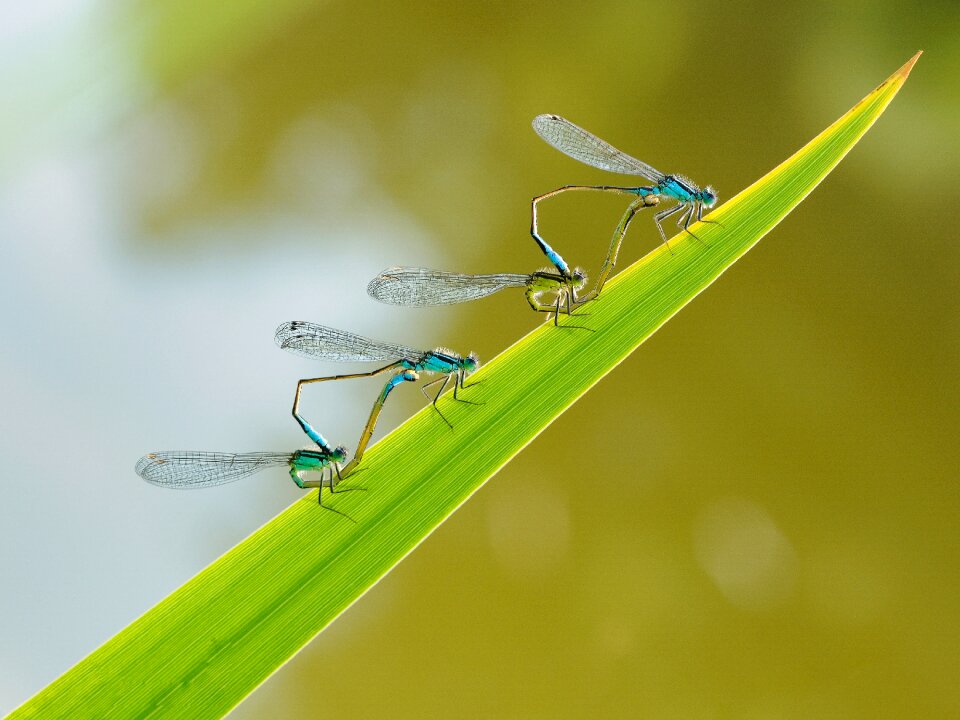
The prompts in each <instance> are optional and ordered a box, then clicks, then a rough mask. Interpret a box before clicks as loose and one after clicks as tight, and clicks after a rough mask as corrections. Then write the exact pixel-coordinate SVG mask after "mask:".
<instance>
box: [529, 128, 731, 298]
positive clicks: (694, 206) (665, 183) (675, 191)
mask: <svg viewBox="0 0 960 720" xmlns="http://www.w3.org/2000/svg"><path fill="white" fill-rule="evenodd" d="M533 129H534V130H535V131H536V133H537V134H538V135H539V136H540V137H541V138H543V139H544V140H545V141H546V142H547V143H549V144H550V145H552V146H553V147H555V148H556V149H557V150H559V151H560V152H562V153H565V154H566V155H569V156H570V157H572V158H573V159H574V160H579V161H580V162H582V163H584V164H586V165H591V166H592V167H595V168H599V169H601V170H607V171H609V172H614V173H621V174H624V175H639V176H641V177H644V178H646V179H647V180H649V181H650V182H652V183H654V184H653V185H646V186H640V187H619V186H614V185H565V186H564V187H561V188H557V189H556V190H553V191H551V192H548V193H546V194H544V195H539V196H538V197H535V198H534V199H533V201H532V203H531V212H530V214H531V222H530V234H531V235H533V239H534V240H536V241H537V244H538V245H539V246H540V248H541V250H543V251H544V253H545V254H546V255H547V257H548V258H550V259H551V261H552V262H554V258H553V257H552V256H551V253H552V250H551V249H550V246H549V245H547V243H546V241H544V240H543V238H541V237H540V234H539V231H538V229H537V204H538V203H539V202H540V201H541V200H545V199H547V198H549V197H553V196H554V195H558V194H560V193H562V192H566V191H568V190H600V191H603V192H615V193H620V194H626V195H636V196H637V197H636V199H635V200H634V201H633V202H632V203H631V204H630V207H629V208H628V209H627V212H626V213H625V214H624V216H623V219H622V220H621V223H620V226H619V227H618V229H617V232H616V233H614V237H613V240H612V241H611V245H610V250H609V252H608V253H607V258H606V260H605V261H604V269H603V270H601V274H600V276H598V278H597V286H596V288H595V289H594V290H593V291H592V293H591V294H590V296H591V297H592V296H595V295H597V294H599V293H600V289H601V288H602V286H603V283H604V282H606V277H607V275H608V274H609V272H610V270H611V269H612V267H613V264H615V263H616V256H617V253H618V252H619V248H620V242H621V241H622V240H623V235H624V234H626V231H627V227H628V226H629V224H630V221H631V220H632V219H633V216H634V215H635V214H636V212H637V211H638V210H640V209H642V208H644V207H649V206H652V205H657V204H658V203H659V202H660V201H661V200H676V201H677V204H676V205H674V206H673V207H670V208H667V209H666V210H661V211H660V212H658V213H657V214H656V215H654V216H653V217H654V220H655V222H656V224H657V229H658V230H659V231H660V237H661V238H662V239H663V243H664V244H665V245H667V247H668V248H669V247H670V245H669V243H668V242H667V235H666V233H665V232H664V231H663V226H662V225H661V223H662V221H663V220H665V219H666V218H668V217H670V216H671V215H674V214H676V213H681V215H680V217H679V218H678V220H677V226H678V227H682V228H683V230H684V231H685V232H687V233H689V234H690V235H693V237H697V236H696V235H694V234H693V233H692V232H691V231H690V223H691V221H692V220H693V219H694V217H695V218H696V220H697V222H707V223H709V222H712V221H710V220H704V219H703V210H704V208H707V209H710V208H712V207H713V206H714V205H715V204H716V202H717V194H716V191H714V189H713V188H712V187H710V186H709V185H707V186H706V187H705V188H703V189H702V190H701V189H700V187H699V186H698V185H697V184H696V183H695V182H693V181H692V180H690V179H689V178H686V177H684V176H682V175H665V174H664V173H662V172H660V171H659V170H656V169H654V168H653V167H651V166H650V165H648V164H647V163H645V162H642V161H641V160H637V159H636V158H635V157H632V156H630V155H627V154H626V153H624V152H622V151H620V150H617V149H616V148H615V147H613V146H612V145H610V144H609V143H607V142H605V141H603V140H601V139H600V138H598V137H597V136H596V135H594V134H593V133H590V132H588V131H586V130H584V129H583V128H581V127H579V126H577V125H574V124H573V123H572V122H570V121H569V120H565V119H564V118H562V117H560V116H559V115H538V116H537V117H535V118H534V119H533ZM698 239H699V238H698ZM553 254H554V255H555V253H553ZM558 257H559V256H558ZM561 262H562V259H561ZM554 264H556V262H554ZM559 267H560V266H559V265H558V269H559ZM587 299H589V298H583V300H587Z"/></svg>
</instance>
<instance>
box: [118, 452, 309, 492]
mask: <svg viewBox="0 0 960 720" xmlns="http://www.w3.org/2000/svg"><path fill="white" fill-rule="evenodd" d="M291 457H292V456H291V454H290V453H274V452H252V453H219V452H203V451H191V450H173V451H165V452H156V453H150V454H149V455H144V456H143V457H142V458H140V460H139V461H138V462H137V467H136V470H137V475H139V476H140V477H142V478H143V479H144V480H146V481H147V482H148V483H150V484H151V485H158V486H160V487H168V488H202V487H213V486H214V485H223V484H224V483H229V482H233V481H234V480H239V479H240V478H244V477H246V476H247V475H252V474H253V473H255V472H257V471H259V470H263V469H264V468H268V467H274V466H276V465H287V464H289V462H290V458H291Z"/></svg>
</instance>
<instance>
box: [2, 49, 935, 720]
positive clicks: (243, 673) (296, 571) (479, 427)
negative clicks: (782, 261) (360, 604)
mask: <svg viewBox="0 0 960 720" xmlns="http://www.w3.org/2000/svg"><path fill="white" fill-rule="evenodd" d="M919 56H920V53H917V55H915V56H914V57H913V58H912V59H911V60H910V61H909V62H908V63H907V64H906V65H904V66H903V67H902V68H900V70H898V71H897V72H896V73H894V74H893V75H892V76H891V77H890V78H889V79H888V80H886V81H885V82H884V83H883V84H881V85H880V86H879V87H877V88H876V89H875V90H873V91H872V92H871V93H870V94H869V95H867V97H865V98H864V99H863V100H861V101H860V102H859V103H857V105H855V106H854V107H853V108H852V109H851V110H850V111H849V112H848V113H846V114H845V115H844V116H843V117H841V118H840V119H839V120H837V121H836V122H835V123H833V125H831V126H830V127H829V128H827V129H826V130H824V131H823V132H822V133H820V134H819V135H818V136H817V137H816V138H814V139H813V140H812V141H811V142H810V143H808V144H807V145H806V146H805V147H804V148H802V149H801V150H800V151H798V152H797V153H796V154H795V155H793V157H791V158H790V159H788V160H787V161H786V162H784V163H783V164H781V165H780V166H779V167H777V168H776V169H774V170H773V171H772V172H770V173H768V174H767V175H766V176H765V177H763V178H761V179H760V180H758V181H757V182H755V183H754V184H753V185H751V186H750V187H748V188H747V189H746V190H744V191H742V192H741V193H740V194H739V195H737V196H736V197H734V198H732V199H731V200H729V201H728V202H727V203H725V204H724V205H722V206H720V207H719V208H718V209H717V210H716V211H715V212H713V213H712V214H711V215H710V219H711V220H718V221H720V222H721V223H723V227H720V226H719V225H706V224H702V225H697V226H694V228H693V230H694V232H696V234H697V235H698V236H699V237H700V238H702V240H703V241H704V242H703V244H699V243H697V242H696V241H694V240H691V239H690V238H686V237H678V238H675V239H674V240H673V241H671V247H672V248H673V254H670V253H668V252H667V251H666V249H665V248H663V247H661V248H658V249H656V250H654V251H653V252H651V253H650V254H648V255H647V256H646V257H644V258H642V259H641V260H640V261H638V262H637V263H635V264H634V265H632V266H631V267H629V268H628V269H626V270H625V271H624V272H622V273H621V274H620V275H619V276H617V277H615V278H614V279H613V280H612V281H611V282H609V283H608V284H607V286H606V288H605V289H604V292H603V294H602V295H601V296H600V297H599V298H598V299H597V300H596V301H594V302H592V303H590V304H589V305H588V306H587V308H589V309H588V310H585V311H586V312H589V316H587V317H579V318H575V319H574V320H575V323H576V324H577V325H582V326H586V327H589V328H591V329H593V330H595V332H587V331H584V330H574V329H557V328H554V327H553V326H552V325H544V326H541V327H538V328H537V329H536V330H534V331H533V332H532V333H530V334H529V335H527V336H526V337H524V338H523V339H521V340H520V341H519V342H517V343H516V344H514V345H513V346H512V347H510V348H508V349H507V350H506V351H504V352H503V353H501V354H500V355H499V356H497V357H496V358H495V359H494V360H492V361H491V362H490V363H489V364H488V365H486V366H485V367H483V368H481V370H480V371H479V372H478V373H476V375H475V376H474V378H473V379H474V381H475V382H480V383H481V384H480V385H478V386H476V387H474V388H470V389H469V390H468V391H467V393H466V395H465V397H466V398H469V399H471V400H475V401H481V402H483V403H485V404H483V405H478V406H469V405H464V404H459V403H453V402H452V401H451V400H450V398H449V396H447V397H445V398H442V399H441V402H442V403H443V408H444V413H445V414H446V415H447V417H449V419H450V420H451V422H452V423H453V424H454V426H455V430H454V431H452V432H451V431H450V430H448V429H447V428H446V427H445V426H444V425H443V424H442V423H441V422H440V421H439V419H438V418H437V417H436V415H435V414H434V413H433V412H432V411H431V410H430V409H429V408H425V409H424V410H422V411H421V412H419V413H417V414H416V415H414V416H413V417H412V418H410V419H409V420H408V421H407V422H405V423H404V424H403V425H401V426H400V427H399V428H397V430H396V431H394V432H393V433H391V434H390V435H388V436H387V437H386V438H384V439H383V441H381V442H380V443H378V444H377V445H376V446H375V447H373V448H372V449H371V450H370V452H369V453H367V456H366V457H365V459H364V472H363V473H361V474H360V475H359V476H357V477H358V478H360V479H362V483H363V485H364V486H365V487H367V488H369V490H370V491H369V492H365V493H360V492H354V493H345V494H343V495H339V496H337V497H336V498H335V499H334V500H333V502H334V503H336V507H337V508H338V509H340V510H343V511H345V512H347V513H349V514H350V515H351V516H352V517H354V518H355V519H356V520H357V521H358V523H357V524H356V525H354V524H352V523H350V522H347V521H345V520H343V519H341V518H338V517H337V516H335V515H334V514H333V513H329V512H324V511H322V510H320V509H319V508H318V507H317V505H316V494H315V492H311V493H309V494H308V495H307V496H305V497H304V499H303V500H301V501H299V502H297V503H295V504H294V505H293V506H291V507H290V508H288V509H287V510H286V511H284V512H283V513H281V514H280V515H279V516H277V517H276V518H275V519H273V520H272V521H271V522H269V523H267V524H266V525H265V526H264V527H262V528H261V529H260V530H258V531H257V532H255V533H254V534H253V535H251V536H250V537H249V538H247V539H246V540H244V541H243V542H241V543H240V544H239V545H237V546H236V547H235V548H233V549H232V550H230V551H229V552H227V553H226V554H225V555H223V557H221V558H220V559H218V560H217V561H216V562H214V563H213V564H212V565H210V566H209V567H208V568H206V569H205V570H203V571H202V572H201V573H199V574H198V575H197V576H196V577H194V578H193V579H192V580H190V581H189V582H188V583H186V584H185V585H184V586H183V587H181V588H180V589H179V590H177V591H176V592H174V593H173V594H171V595H170V596H169V597H167V598H166V599H165V600H163V601H162V602H160V603H159V604H158V605H157V606H156V607H154V608H153V609H151V610H149V611H148V612H147V613H145V614H144V615H143V616H142V617H141V618H139V619H138V620H136V621H135V622H134V623H132V624H131V625H130V626H129V627H127V628H126V629H124V630H122V631H121V632H119V633H118V634H117V635H116V636H114V637H113V638H111V639H110V640H109V641H107V642H106V643H104V645H103V646H101V647H100V648H98V649H97V650H95V651H94V652H93V653H91V654H90V655H89V656H88V657H86V658H85V659H84V660H82V661H80V662H79V663H77V665H75V666H74V667H73V668H71V669H70V670H68V671H67V672H66V673H64V674H63V675H62V676H61V677H60V678H58V679H57V680H55V681H54V682H53V683H51V684H50V685H49V686H48V687H46V688H45V689H44V690H42V691H40V692H39V693H37V695H35V696H34V697H33V698H31V699H30V700H28V701H27V702H26V703H25V704H24V705H22V706H21V707H20V708H18V709H16V710H14V711H13V713H12V714H11V715H10V716H9V717H11V718H18V719H19V718H60V717H63V718H74V719H76V718H98V719H99V720H103V719H106V718H130V717H137V718H165V717H178V718H182V717H190V718H216V717H221V716H223V715H225V714H226V713H227V712H229V711H230V709H231V708H233V707H234V706H236V705H237V704H238V703H239V702H241V701H242V700H243V698H244V697H246V696H247V695H248V694H249V693H250V692H252V691H253V690H254V689H255V688H256V687H257V686H258V685H259V684H260V683H262V682H263V681H264V680H265V679H266V678H267V677H269V676H270V674H271V673H273V672H274V671H276V670H277V668H279V667H280V666H281V665H283V663H285V662H286V661H287V660H289V659H290V658H291V657H292V656H293V655H294V654H295V653H296V652H297V651H299V650H300V649H301V648H303V647H304V645H306V643H307V642H309V641H310V640H311V639H312V638H313V637H314V636H315V635H316V634H317V633H319V632H320V631H321V630H323V629H324V628H325V627H326V626H327V625H328V624H329V623H330V622H332V621H333V620H334V619H335V618H336V617H337V616H338V615H339V614H340V613H342V612H343V611H344V610H346V609H347V608H348V607H349V606H350V605H351V604H352V603H353V602H355V601H356V600H357V599H358V598H359V597H360V596H361V595H363V594H364V593H365V592H366V591H367V590H368V589H370V588H371V587H372V586H373V585H374V584H375V583H376V582H377V581H378V580H379V579H380V578H381V577H383V576H384V575H385V574H386V573H387V572H389V571H390V569H391V568H392V567H393V566H394V565H396V564H397V563H398V562H400V561H401V560H402V559H403V558H404V556H406V555H407V553H409V552H410V551H412V550H413V549H414V548H415V547H416V546H417V545H418V544H419V543H420V542H421V541H422V540H424V538H426V537H427V536H428V535H429V534H430V533H431V532H432V531H433V530H434V529H435V528H436V527H437V526H438V525H439V524H440V523H442V522H443V521H444V520H445V519H446V518H447V517H448V516H449V515H450V514H451V513H453V512H454V511H455V510H456V509H457V508H458V507H459V506H460V505H461V504H462V503H463V502H465V501H466V500H467V498H469V497H470V496H471V495H472V494H473V493H474V492H476V491H477V490H478V489H479V488H480V487H481V486H482V485H483V484H484V483H485V482H486V481H487V480H488V479H489V478H490V477H492V476H493V475H494V474H495V473H496V472H497V470H499V469H500V468H501V467H502V466H503V465H505V464H506V463H507V462H509V461H510V459H511V458H512V457H513V456H514V455H516V454H517V453H518V452H519V451H520V450H521V449H523V447H524V446H525V445H526V444H527V443H529V442H530V441H531V440H533V438H534V437H536V436H537V435H538V434H539V433H540V432H542V431H543V430H544V428H546V427H547V426H548V425H549V424H550V423H551V422H552V421H553V420H554V419H555V418H556V417H558V416H559V415H560V414H561V413H562V412H563V411H564V410H566V409H567V408H568V407H569V406H570V405H572V404H573V403H574V402H575V401H576V400H577V399H578V398H579V397H580V396H581V395H583V394H584V393H585V392H586V391H587V390H589V389H590V387H591V386H592V385H593V384H594V383H596V382H597V381H599V380H600V379H601V378H602V377H603V376H604V375H606V374H607V373H608V372H610V371H611V370H612V369H613V368H614V367H616V366H617V365H618V364H619V363H620V362H621V361H622V360H624V359H625V358H626V357H627V356H628V355H629V354H630V353H632V352H633V351H634V350H635V349H636V348H637V347H638V346H639V345H640V344H641V343H642V342H643V341H644V340H646V339H647V338H648V337H649V336H650V335H652V334H653V333H654V332H655V331H656V330H657V329H658V328H659V327H660V326H661V325H663V324H664V323H665V322H666V321H667V320H669V319H670V318H671V317H672V316H673V315H674V314H675V313H676V312H678V311H679V310H680V309H681V308H682V307H683V306H684V305H686V304H687V303H688V302H690V301H691V300H692V299H693V298H694V297H696V296H697V295H698V294H699V293H700V292H702V291H703V290H704V289H705V288H707V287H708V286H709V285H710V284H711V283H712V282H713V281H714V280H716V279H717V278H718V277H719V276H720V275H721V274H722V273H723V272H724V270H726V269H727V268H728V267H729V266H730V265H732V264H733V263H734V262H736V260H737V259H738V258H739V257H740V256H742V255H743V254H744V253H746V252H747V251H748V250H749V249H750V248H751V247H753V246H754V245H755V244H756V243H757V242H758V241H759V240H760V238H762V237H763V236H764V235H765V234H766V233H767V232H769V231H770V230H771V229H772V228H773V227H774V226H776V225H777V223H779V222H780V221H781V220H782V219H783V218H784V217H785V216H786V215H787V214H788V213H789V212H790V211H791V210H792V209H793V208H794V207H796V205H797V204H799V203H800V201H801V200H803V199H804V197H806V196H807V194H808V193H810V191H812V190H813V189H814V188H815V187H816V186H817V185H818V184H819V183H820V181H821V180H822V179H823V178H824V177H825V176H826V175H827V174H828V173H829V172H830V171H831V170H832V169H833V168H834V167H835V166H836V164H837V163H838V162H840V160H841V159H842V158H843V157H844V156H845V155H846V154H847V152H848V151H849V150H850V149H851V148H852V147H853V146H854V145H855V144H856V142H857V141H858V140H859V139H860V137H861V136H862V135H863V134H864V133H865V132H866V131H867V130H868V129H869V128H870V126H871V125H872V124H873V123H874V122H875V121H876V119H877V118H878V117H879V116H880V114H881V113H882V112H883V111H884V109H885V108H886V106H887V105H888V104H889V103H890V101H891V100H892V99H893V97H894V96H895V95H896V94H897V92H898V91H899V89H900V87H901V86H902V85H903V83H904V81H905V80H906V78H907V75H908V74H909V72H910V70H911V69H912V67H913V64H914V63H915V62H916V60H917V58H918V57H919ZM771 127H775V124H772V125H771ZM517 311H518V312H521V311H522V310H521V309H520V308H518V310H517ZM562 322H570V319H566V318H565V319H564V320H563V321H562ZM621 432H623V433H628V432H629V429H627V426H626V425H625V426H624V429H622V430H621ZM560 455H561V456H564V455H569V457H570V460H571V468H574V467H575V465H576V458H575V455H574V454H573V453H572V452H571V450H570V448H569V447H563V448H561V449H560ZM134 481H135V480H131V482H134ZM497 492H507V493H508V492H510V488H509V487H508V486H504V487H499V488H497Z"/></svg>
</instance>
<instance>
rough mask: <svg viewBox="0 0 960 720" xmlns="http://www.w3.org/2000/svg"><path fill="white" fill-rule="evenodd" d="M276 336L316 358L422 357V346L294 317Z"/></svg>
mask: <svg viewBox="0 0 960 720" xmlns="http://www.w3.org/2000/svg"><path fill="white" fill-rule="evenodd" d="M274 340H276V341H277V345H279V346H280V347H282V348H283V349H284V350H289V351H290V352H292V353H293V354H294V355H300V356H301V357H306V358H312V359H314V360H334V361H340V362H379V361H387V360H400V359H401V358H411V359H415V358H419V357H421V356H422V355H423V351H422V350H414V349H413V348H409V347H407V346H405V345H395V344H393V343H385V342H378V341H377V340H371V339H370V338H365V337H363V336H361V335H355V334H353V333H350V332H346V331H345V330H336V329H334V328H329V327H324V326H323V325H317V324H315V323H310V322H302V321H300V320H293V321H291V322H287V323H284V324H283V325H281V326H280V327H278V328H277V332H276V335H274Z"/></svg>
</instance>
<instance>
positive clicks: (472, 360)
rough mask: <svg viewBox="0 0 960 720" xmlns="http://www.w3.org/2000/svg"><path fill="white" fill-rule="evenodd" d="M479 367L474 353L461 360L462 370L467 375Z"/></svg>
mask: <svg viewBox="0 0 960 720" xmlns="http://www.w3.org/2000/svg"><path fill="white" fill-rule="evenodd" d="M478 367H480V358H479V357H477V354H476V353H475V352H472V353H470V354H469V355H467V356H466V357H465V358H464V359H463V370H464V372H465V373H467V374H468V375H469V374H470V373H472V372H474V371H475V370H476V369H477V368H478Z"/></svg>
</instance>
